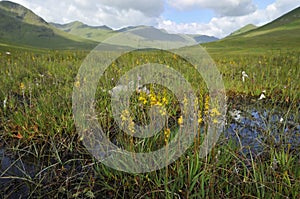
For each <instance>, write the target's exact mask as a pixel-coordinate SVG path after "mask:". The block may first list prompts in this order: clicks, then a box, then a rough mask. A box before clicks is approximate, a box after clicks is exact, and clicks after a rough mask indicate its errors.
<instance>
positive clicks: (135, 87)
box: [108, 81, 150, 95]
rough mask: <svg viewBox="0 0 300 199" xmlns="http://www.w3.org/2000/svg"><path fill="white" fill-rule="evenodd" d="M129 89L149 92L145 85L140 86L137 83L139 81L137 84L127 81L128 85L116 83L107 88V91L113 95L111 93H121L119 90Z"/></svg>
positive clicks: (125, 90)
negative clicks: (112, 86)
mask: <svg viewBox="0 0 300 199" xmlns="http://www.w3.org/2000/svg"><path fill="white" fill-rule="evenodd" d="M130 90H131V91H132V90H135V91H136V92H137V93H141V92H144V93H146V94H147V95H149V94H150V91H149V90H148V89H147V87H146V86H141V85H139V83H137V85H136V84H135V82H134V81H130V82H129V83H128V85H122V84H120V85H117V86H115V87H114V88H113V89H111V90H109V91H108V93H109V94H110V95H113V94H117V93H121V92H128V91H130Z"/></svg>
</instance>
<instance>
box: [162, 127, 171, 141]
mask: <svg viewBox="0 0 300 199" xmlns="http://www.w3.org/2000/svg"><path fill="white" fill-rule="evenodd" d="M164 133H165V143H166V144H167V143H168V140H169V137H170V134H171V130H170V129H169V128H167V129H165V132H164Z"/></svg>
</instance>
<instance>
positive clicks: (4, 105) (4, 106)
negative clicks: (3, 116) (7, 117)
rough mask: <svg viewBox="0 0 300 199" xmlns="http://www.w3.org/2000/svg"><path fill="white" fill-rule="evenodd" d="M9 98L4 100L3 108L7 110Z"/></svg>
mask: <svg viewBox="0 0 300 199" xmlns="http://www.w3.org/2000/svg"><path fill="white" fill-rule="evenodd" d="M6 103H7V97H5V99H4V100H3V108H4V109H6Z"/></svg>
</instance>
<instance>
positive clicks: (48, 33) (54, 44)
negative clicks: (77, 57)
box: [0, 1, 97, 49]
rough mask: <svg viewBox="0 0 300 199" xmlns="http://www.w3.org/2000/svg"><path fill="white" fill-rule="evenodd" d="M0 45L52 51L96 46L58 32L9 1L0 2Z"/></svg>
mask: <svg viewBox="0 0 300 199" xmlns="http://www.w3.org/2000/svg"><path fill="white" fill-rule="evenodd" d="M0 44H2V45H5V44H6V45H16V46H29V47H36V48H53V49H77V48H81V49H82V48H84V49H85V48H89V49H90V48H92V47H94V46H95V45H97V43H96V42H92V41H89V40H87V39H83V38H80V37H76V36H72V35H69V34H67V33H65V32H63V31H61V30H58V29H56V28H54V27H52V26H50V25H49V24H48V23H47V22H46V21H45V20H43V19H42V18H41V17H39V16H37V15H36V14H34V13H33V12H32V11H30V10H29V9H27V8H25V7H23V6H21V5H19V4H16V3H13V2H9V1H1V2H0Z"/></svg>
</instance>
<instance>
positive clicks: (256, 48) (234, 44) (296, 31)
mask: <svg viewBox="0 0 300 199" xmlns="http://www.w3.org/2000/svg"><path fill="white" fill-rule="evenodd" d="M299 44H300V7H299V8H296V9H294V10H292V11H291V12H289V13H287V14H285V15H283V16H281V17H279V18H278V19H276V20H274V21H272V22H270V23H268V24H266V25H264V26H262V27H259V28H256V29H254V30H250V31H247V32H244V33H241V34H238V35H234V36H229V37H226V38H224V39H222V40H219V41H217V42H213V43H208V44H203V46H205V47H206V48H207V50H208V51H209V52H210V53H213V54H214V53H216V54H219V53H237V52H238V53H249V52H250V53H262V52H266V51H274V50H285V49H286V50H295V51H298V50H299Z"/></svg>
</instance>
